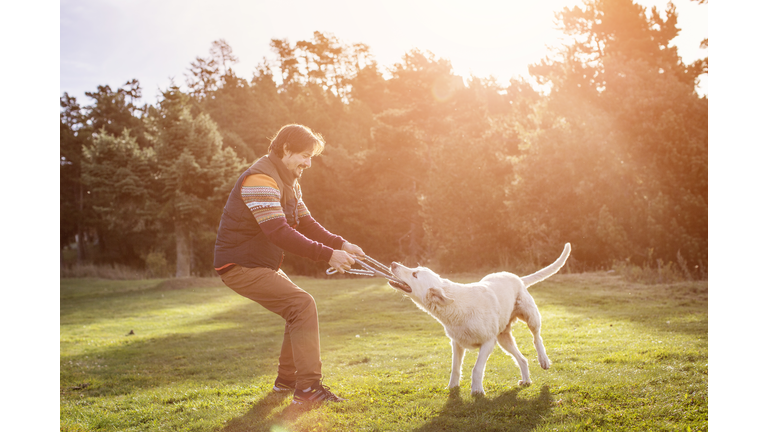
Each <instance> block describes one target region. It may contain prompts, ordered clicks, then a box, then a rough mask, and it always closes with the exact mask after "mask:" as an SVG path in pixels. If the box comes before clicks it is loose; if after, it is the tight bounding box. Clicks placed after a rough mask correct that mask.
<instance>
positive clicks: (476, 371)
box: [472, 339, 496, 394]
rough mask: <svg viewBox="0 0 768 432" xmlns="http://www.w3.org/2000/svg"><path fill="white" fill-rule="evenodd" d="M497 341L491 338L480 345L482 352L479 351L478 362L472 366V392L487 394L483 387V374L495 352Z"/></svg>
mask: <svg viewBox="0 0 768 432" xmlns="http://www.w3.org/2000/svg"><path fill="white" fill-rule="evenodd" d="M494 346H496V341H495V340H493V339H491V340H489V341H487V342H485V343H484V344H483V345H481V346H480V352H479V353H477V362H476V363H475V367H474V368H472V394H485V390H484V389H483V375H485V363H486V362H488V357H490V356H491V353H492V352H493V347H494Z"/></svg>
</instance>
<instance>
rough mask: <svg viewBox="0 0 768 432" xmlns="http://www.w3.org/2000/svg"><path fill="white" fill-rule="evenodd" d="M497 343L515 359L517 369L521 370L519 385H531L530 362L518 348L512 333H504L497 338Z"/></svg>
mask: <svg viewBox="0 0 768 432" xmlns="http://www.w3.org/2000/svg"><path fill="white" fill-rule="evenodd" d="M496 341H497V342H498V343H499V346H500V347H501V349H503V350H504V351H506V352H507V353H509V355H511V356H512V357H513V358H514V359H515V362H517V367H519V368H520V374H521V375H522V379H521V380H520V381H518V382H517V384H519V385H527V384H530V383H531V382H532V381H531V376H530V374H529V373H528V360H526V359H525V357H523V354H522V353H521V352H520V350H519V349H518V348H517V344H516V343H515V338H514V337H513V336H512V333H510V332H508V331H505V332H502V333H500V334H499V335H498V336H496Z"/></svg>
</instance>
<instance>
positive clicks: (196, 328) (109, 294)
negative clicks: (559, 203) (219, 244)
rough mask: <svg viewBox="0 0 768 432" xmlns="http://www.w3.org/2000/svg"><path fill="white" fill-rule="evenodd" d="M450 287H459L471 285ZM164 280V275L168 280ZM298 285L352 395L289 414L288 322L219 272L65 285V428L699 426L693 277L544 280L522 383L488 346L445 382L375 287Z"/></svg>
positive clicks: (699, 303) (702, 289) (703, 400)
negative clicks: (478, 387)
mask: <svg viewBox="0 0 768 432" xmlns="http://www.w3.org/2000/svg"><path fill="white" fill-rule="evenodd" d="M481 276H482V275H476V276H475V277H473V278H470V277H466V278H463V279H457V280H460V281H463V282H468V281H470V280H477V279H478V278H479V277H481ZM171 282H173V283H171ZM295 282H296V283H297V284H298V285H299V286H301V287H303V288H304V289H306V290H307V291H309V292H311V293H312V295H313V296H314V297H315V299H316V300H317V304H318V311H319V315H320V321H321V330H320V331H321V343H322V346H323V372H324V376H325V379H324V383H325V384H326V385H328V386H330V387H331V389H332V390H334V391H336V392H338V393H339V394H340V395H341V396H343V397H346V398H348V399H349V400H348V401H347V402H344V403H341V404H328V405H325V406H322V407H319V408H317V409H313V410H306V411H304V410H297V409H296V408H295V407H292V406H291V405H290V403H289V401H290V398H286V397H279V396H276V395H274V394H272V392H271V387H272V383H273V381H274V378H275V373H276V365H277V358H278V355H279V350H280V343H281V340H282V334H283V331H284V322H283V321H282V320H281V319H280V318H279V317H278V316H277V315H274V314H272V313H270V312H268V311H267V310H265V309H263V308H261V307H259V306H258V305H255V304H253V303H252V302H251V301H250V300H247V299H245V298H243V297H240V296H238V295H236V294H235V293H234V292H232V291H231V290H229V289H228V288H226V287H223V286H222V285H221V282H220V281H219V280H218V279H217V278H210V279H173V280H169V281H163V280H140V281H105V280H75V279H67V280H62V282H61V338H60V343H61V346H60V351H61V356H60V370H61V374H60V382H59V385H60V391H61V396H60V401H61V409H60V423H61V430H62V431H78V430H126V431H141V430H146V431H157V430H175V431H185V430H195V431H229V432H236V431H275V430H319V431H365V430H368V431H370V430H386V431H395V430H400V431H438V430H461V431H488V430H513V431H514V430H520V431H531V430H555V429H557V430H568V431H576V430H593V429H594V430H638V431H647V430H688V429H689V428H690V430H692V431H693V430H699V431H701V430H707V428H708V408H707V404H708V398H709V396H708V386H707V381H708V378H707V377H708V366H707V364H708V343H707V340H708V336H707V329H708V319H707V296H708V294H707V283H706V282H686V283H675V284H658V285H652V286H645V285H640V284H634V283H628V282H624V281H622V280H621V279H620V278H618V277H615V276H607V275H606V274H604V273H603V274H581V275H558V276H555V277H553V278H552V279H549V280H547V281H545V282H543V283H541V284H540V285H536V287H535V288H534V291H535V292H533V291H532V294H533V295H534V297H535V298H536V302H537V304H538V305H539V308H540V311H541V314H542V316H543V319H544V328H543V331H542V335H543V338H544V341H545V344H546V347H547V352H548V355H549V356H550V358H551V359H552V360H553V362H554V363H553V366H552V368H550V369H549V370H546V371H545V370H542V369H541V368H540V367H538V366H537V362H536V354H535V351H534V349H533V344H532V342H531V335H530V332H529V331H528V329H527V328H526V326H525V325H524V324H516V325H514V326H513V334H514V335H515V337H516V339H517V341H518V345H519V347H520V350H521V352H522V353H523V355H525V356H526V358H527V359H528V360H529V365H530V367H531V374H532V379H533V381H534V383H533V384H532V385H531V386H528V387H518V386H517V381H518V379H519V371H518V370H517V367H516V366H515V365H514V361H513V359H512V358H511V357H509V356H508V355H505V354H504V353H503V352H501V351H500V350H499V349H496V350H495V352H494V353H493V354H492V355H491V357H490V359H489V361H488V364H487V367H486V370H485V380H484V383H485V389H486V392H487V394H486V396H485V397H480V398H475V397H471V396H470V394H469V393H470V389H469V380H468V379H469V375H470V371H471V368H472V366H473V363H474V360H475V358H476V355H477V354H476V353H477V351H476V350H474V351H470V352H469V353H468V354H467V356H466V359H465V361H464V367H463V376H464V378H463V380H462V384H461V387H460V389H459V390H458V391H452V392H451V391H448V389H447V388H446V386H447V383H448V375H449V373H450V368H451V349H450V344H449V342H448V339H447V338H446V336H445V334H444V332H443V329H442V327H441V326H440V324H439V323H437V322H436V321H435V320H434V319H432V318H431V317H430V316H429V315H427V314H425V313H424V312H422V311H421V310H419V309H418V308H417V307H416V306H415V305H414V304H412V302H410V301H407V300H406V301H404V299H403V298H402V297H401V296H400V295H398V294H397V293H396V292H394V291H393V290H392V289H391V288H388V287H387V286H386V284H385V283H384V282H381V280H377V281H371V280H370V279H360V278H357V279H334V280H322V279H308V278H296V279H295Z"/></svg>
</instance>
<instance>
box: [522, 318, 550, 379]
mask: <svg viewBox="0 0 768 432" xmlns="http://www.w3.org/2000/svg"><path fill="white" fill-rule="evenodd" d="M526 324H528V330H530V331H531V334H532V335H533V345H534V346H535V347H536V354H538V358H539V365H540V366H541V368H542V369H549V367H550V366H552V362H551V361H550V360H549V357H547V350H546V349H544V340H543V339H542V338H541V315H539V311H538V310H534V313H532V314H530V317H529V319H528V320H527V321H526Z"/></svg>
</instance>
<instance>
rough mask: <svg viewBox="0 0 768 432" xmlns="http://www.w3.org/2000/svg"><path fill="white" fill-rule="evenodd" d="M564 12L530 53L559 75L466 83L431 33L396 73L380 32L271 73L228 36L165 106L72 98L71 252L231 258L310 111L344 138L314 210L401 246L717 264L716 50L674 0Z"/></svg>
mask: <svg viewBox="0 0 768 432" xmlns="http://www.w3.org/2000/svg"><path fill="white" fill-rule="evenodd" d="M697 1H698V0H697ZM557 20H558V23H559V24H560V27H561V29H562V31H563V32H564V33H565V34H567V35H571V36H574V37H575V40H574V42H573V43H572V44H571V45H568V46H565V47H563V48H562V49H561V50H559V51H557V52H553V53H552V56H551V58H550V57H547V58H545V59H543V60H541V61H540V62H539V63H537V64H534V65H531V66H530V67H529V73H530V75H531V77H532V78H534V79H535V80H536V82H537V83H538V84H540V85H541V86H542V88H544V89H546V90H540V91H537V90H535V89H534V88H533V87H532V86H531V85H530V84H529V83H527V82H526V81H525V80H523V79H513V80H511V81H510V82H509V83H505V84H500V83H498V82H497V81H496V80H494V79H492V78H487V79H486V78H478V77H472V78H470V79H468V80H466V81H465V80H463V79H462V78H461V77H459V76H457V75H455V74H454V73H453V71H452V68H451V64H450V61H449V60H447V59H441V58H436V57H435V56H434V55H432V54H431V53H429V52H424V51H419V50H413V51H411V52H408V53H406V54H405V55H404V56H403V58H402V60H401V61H400V62H399V63H396V64H394V65H392V66H390V67H387V68H383V67H381V66H380V65H379V64H378V63H377V62H376V60H375V58H373V56H372V55H371V53H370V52H369V49H368V47H367V46H366V45H364V44H360V43H358V44H346V43H344V42H342V41H340V40H338V39H337V38H335V37H334V36H333V35H332V34H329V33H321V32H315V33H314V36H313V38H312V39H311V40H306V41H297V42H295V43H292V42H291V41H288V40H277V39H275V40H272V42H271V48H272V52H273V53H274V56H275V57H274V59H272V64H273V65H275V66H276V67H269V64H270V63H269V61H268V60H267V59H265V60H264V63H263V64H261V65H260V66H259V67H257V68H256V70H255V72H254V73H253V76H252V77H250V78H245V77H240V76H237V75H236V74H235V73H234V72H233V71H232V65H234V64H235V63H236V62H237V56H236V55H235V53H233V52H232V49H231V48H230V47H229V45H228V44H227V43H226V41H224V40H218V41H216V42H214V43H213V44H212V46H211V49H210V52H209V56H208V57H198V58H196V59H194V61H192V62H191V63H190V66H189V69H188V73H187V74H186V83H185V84H186V86H185V87H180V86H179V85H177V84H174V83H171V85H170V86H169V87H168V88H167V89H166V90H165V91H163V93H162V97H161V98H160V99H159V101H158V102H157V103H156V104H152V105H150V104H143V105H140V100H141V96H142V89H141V86H140V84H139V82H138V81H136V80H132V81H128V82H127V83H126V84H125V85H124V86H122V87H120V88H117V89H112V88H111V87H110V86H107V85H105V86H98V87H97V89H96V90H95V91H94V92H89V93H86V96H87V97H88V98H89V99H90V100H89V101H88V102H87V103H86V104H84V105H80V103H79V102H78V101H77V100H76V99H75V98H74V97H71V96H69V95H68V94H67V93H64V95H63V96H62V97H61V136H60V149H61V169H60V175H61V182H60V184H61V190H60V192H61V196H60V205H61V207H60V212H61V213H60V216H61V238H60V246H61V248H62V262H63V263H64V264H66V263H69V262H75V261H77V262H92V263H120V264H124V265H129V266H132V267H136V268H147V269H148V270H151V271H152V272H154V273H156V274H157V275H158V276H163V275H165V274H164V273H165V272H167V273H174V274H176V275H177V276H186V275H189V274H199V275H210V274H212V258H213V244H214V240H215V237H216V229H217V226H218V221H219V218H220V216H221V211H222V208H223V206H224V203H225V202H226V199H227V196H228V193H229V191H230V190H231V188H232V186H233V184H234V182H235V180H236V178H237V177H238V176H239V174H240V173H241V172H242V171H243V170H244V169H245V168H246V167H247V166H248V165H250V164H251V163H253V162H254V161H255V160H256V159H257V158H258V157H259V156H261V155H263V154H266V152H267V147H268V145H269V139H270V137H271V136H273V135H274V134H275V133H276V132H277V131H278V130H279V128H280V127H281V126H283V125H285V124H288V123H300V124H304V125H307V126H309V127H310V128H312V129H313V130H315V131H317V132H319V133H321V134H322V135H323V136H324V137H325V139H326V142H327V145H326V148H325V151H324V152H323V153H322V155H321V156H319V157H317V158H316V159H315V160H314V161H313V166H312V169H310V170H307V172H306V173H304V176H303V178H302V189H303V192H304V199H305V201H306V203H307V206H308V208H309V209H310V211H311V212H312V215H313V216H314V217H315V219H317V220H318V221H320V222H321V223H322V224H323V225H324V226H325V227H327V228H328V229H329V230H330V231H332V232H335V233H338V234H340V235H342V236H344V237H345V238H347V239H348V240H350V241H352V242H354V243H356V244H358V245H360V246H361V247H363V248H364V249H365V251H366V253H368V254H369V255H370V256H372V257H375V258H376V259H378V260H380V261H382V262H389V261H390V260H398V261H401V262H405V263H410V264H414V263H421V264H424V265H429V266H431V267H433V268H435V269H437V270H439V271H441V272H462V271H470V270H476V269H487V268H505V267H506V268H507V269H509V270H511V271H514V265H519V264H521V263H527V264H529V265H533V264H536V265H539V264H544V263H548V262H550V261H551V260H552V259H554V257H557V256H558V254H559V253H560V251H561V250H562V247H563V244H564V243H566V242H570V243H571V244H572V246H573V252H572V257H571V259H570V264H569V265H570V266H571V269H573V270H592V269H599V268H609V267H611V266H612V265H614V264H615V263H616V262H623V263H626V262H629V263H633V264H637V265H644V264H645V265H647V264H651V265H653V266H656V265H657V263H658V264H659V265H661V264H662V263H673V262H674V263H685V262H687V263H688V265H689V266H690V269H691V271H693V269H694V268H697V269H698V272H696V273H695V274H694V277H697V276H705V274H706V273H705V270H706V266H707V140H708V136H707V127H708V124H707V123H708V115H707V109H708V100H707V98H706V97H701V96H699V95H698V94H697V93H696V85H697V81H698V78H699V76H700V75H702V74H704V73H707V60H706V59H705V60H699V61H696V62H694V63H692V64H685V63H684V62H683V61H682V59H681V57H680V55H679V54H678V52H677V48H676V47H675V46H673V45H672V44H671V41H672V39H673V38H674V37H675V36H677V34H678V32H679V29H678V27H677V12H676V10H675V8H674V6H673V5H672V4H671V3H670V4H669V5H668V6H667V8H666V10H664V11H659V10H657V9H656V8H653V9H652V10H650V11H648V10H646V9H645V8H643V7H641V6H639V5H636V4H634V3H633V2H632V1H631V0H595V1H592V0H588V1H586V2H585V3H584V4H583V5H582V6H577V7H574V8H570V9H569V8H566V9H564V10H563V11H562V12H560V13H558V14H557ZM521 43H523V41H521ZM706 44H707V41H706V40H705V41H703V42H702V48H705V47H706ZM499 55H504V54H503V53H499ZM273 70H274V71H275V72H274V75H273ZM277 74H279V75H277ZM276 75H277V76H276ZM70 254H71V255H72V257H71V259H70V258H68V257H69V256H70ZM285 265H286V266H288V267H289V268H290V270H291V271H293V272H297V273H303V274H317V273H318V272H319V271H320V270H324V269H325V265H324V264H322V263H313V262H309V261H307V260H304V259H300V258H298V257H289V259H288V260H287V261H286V264H285ZM681 265H683V266H684V264H681ZM686 271H688V270H686Z"/></svg>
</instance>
